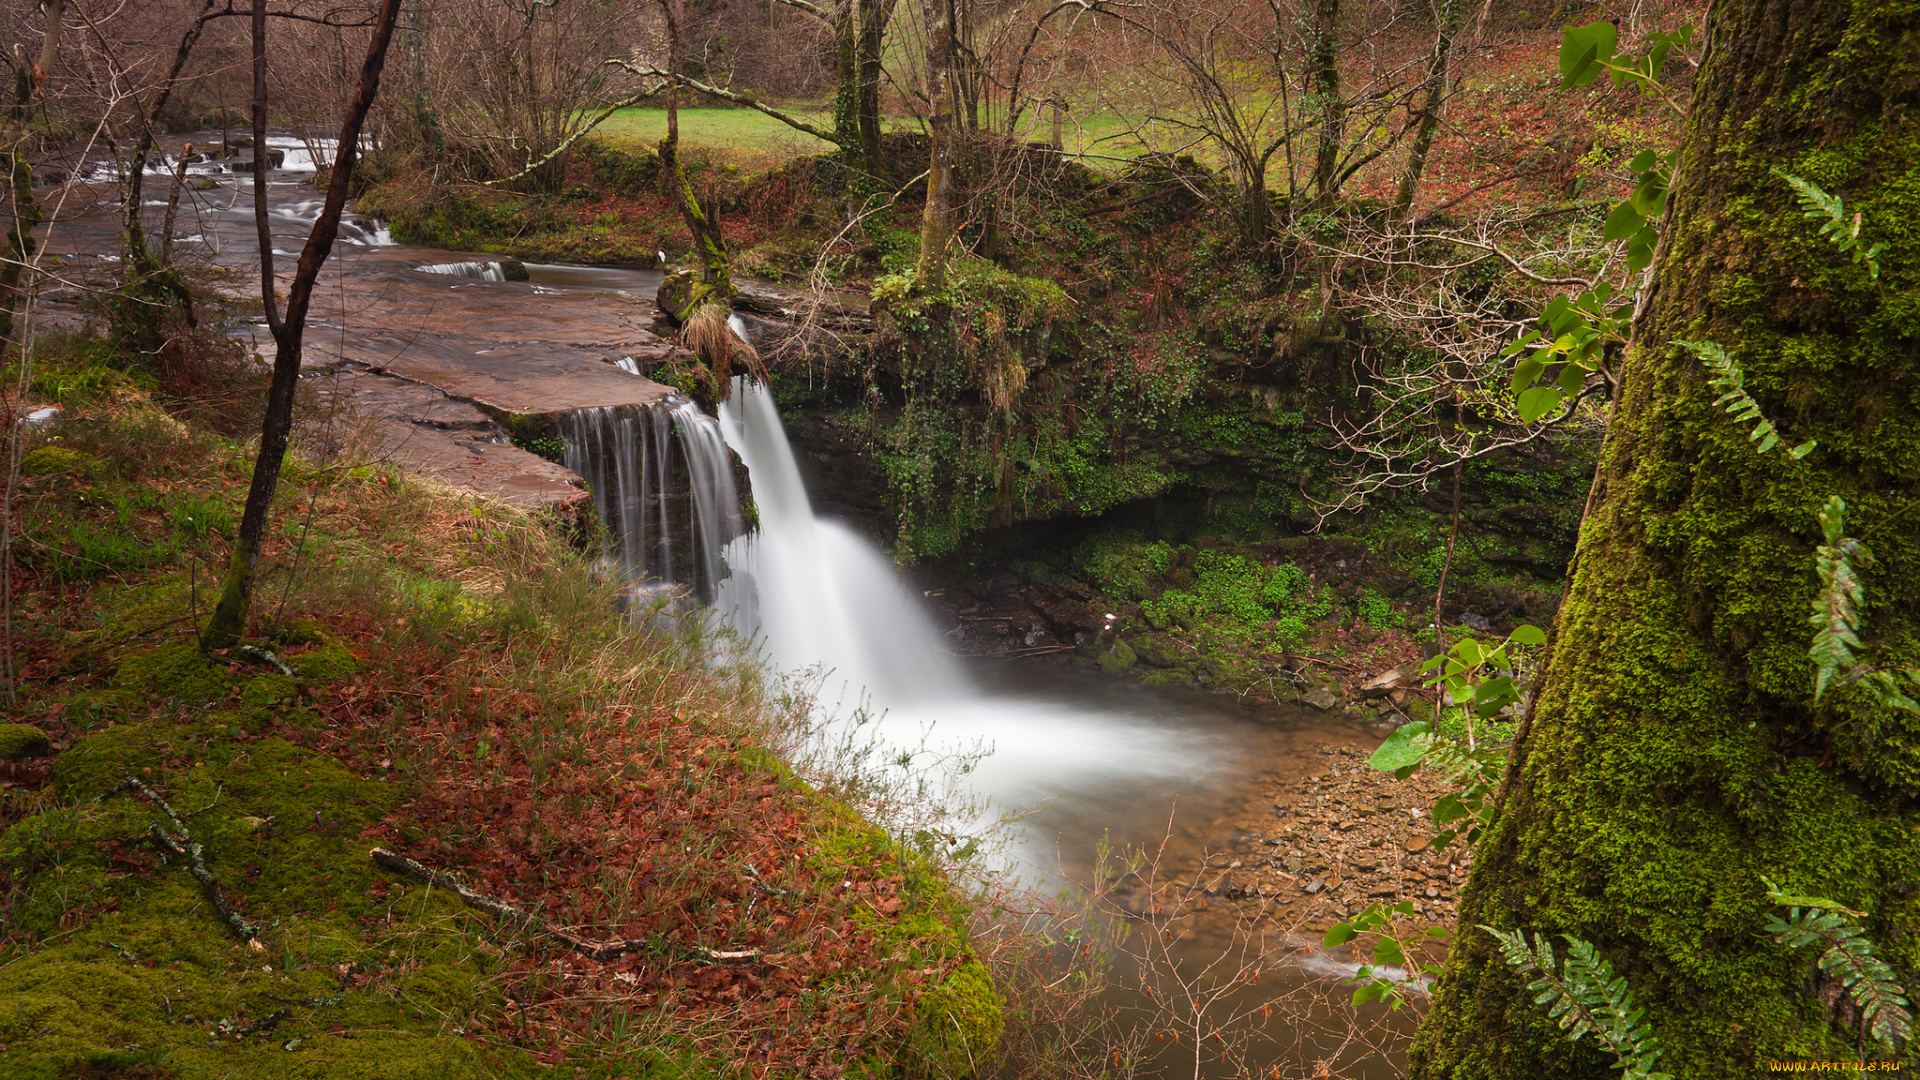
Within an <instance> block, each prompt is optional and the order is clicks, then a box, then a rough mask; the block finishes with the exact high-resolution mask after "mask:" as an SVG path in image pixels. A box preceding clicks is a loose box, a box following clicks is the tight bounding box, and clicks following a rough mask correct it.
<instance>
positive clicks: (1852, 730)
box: [1411, 0, 1920, 1080]
mask: <svg viewBox="0 0 1920 1080" xmlns="http://www.w3.org/2000/svg"><path fill="white" fill-rule="evenodd" d="M1709 35H1710V37H1709V43H1708V45H1707V49H1706V55H1705V60H1704V62H1703V66H1702V68H1701V71H1700V74H1699V76H1698V82H1697V84H1696V91H1695V99H1694V103H1693V107H1692V116H1691V118H1690V120H1689V122H1688V125H1687V131H1686V134H1685V137H1684V140H1683V142H1682V144H1681V151H1680V154H1681V156H1680V162H1679V165H1678V170H1677V174H1676V177H1675V188H1674V192H1673V196H1672V201H1671V204H1670V206H1671V209H1670V211H1669V214H1670V218H1669V221H1668V222H1667V226H1666V227H1667V236H1666V238H1665V240H1664V241H1663V244H1662V250H1661V252H1660V254H1659V256H1658V259H1657V261H1656V263H1655V266H1654V277H1653V278H1652V282H1651V285H1650V290H1651V291H1650V292H1649V293H1648V294H1647V295H1646V296H1645V297H1644V298H1643V308H1642V311H1641V315H1640V318H1639V319H1638V320H1637V322H1636V325H1635V328H1634V343H1633V345H1632V347H1631V349H1630V351H1629V354H1628V358H1627V361H1626V370H1625V373H1624V379H1623V385H1622V389H1621V397H1620V401H1619V405H1618V408H1617V411H1616V415H1615V417H1614V420H1613V423H1612V425H1611V429H1610V432H1609V435H1608V444H1607V448H1606V450H1605V452H1604V455H1603V458H1602V462H1601V467H1600V473H1599V477H1598V480H1597V484H1598V489H1597V491H1596V499H1595V504H1594V510H1593V513H1592V515H1591V516H1590V518H1589V519H1588V521H1587V522H1586V524H1585V526H1584V527H1583V528H1582V530H1581V537H1580V547H1579V555H1578V560H1577V562H1578V572H1577V574H1576V576H1575V578H1574V580H1573V581H1572V582H1571V584H1570V586H1569V589H1568V593H1567V597H1566V600H1565V603H1564V605H1563V607H1562V608H1561V612H1560V622H1559V627H1558V641H1557V644H1556V645H1555V646H1554V650H1553V656H1552V657H1551V660H1550V661H1549V663H1548V666H1547V670H1546V672H1545V674H1544V675H1543V680H1544V681H1543V684H1542V687H1541V692H1540V697H1539V700H1538V702H1537V703H1536V710H1535V720H1534V722H1533V723H1532V725H1531V732H1530V734H1529V735H1528V736H1527V737H1526V739H1525V740H1524V742H1523V743H1522V744H1521V745H1519V746H1518V747H1516V750H1515V760H1514V762H1513V768H1514V783H1513V786H1512V788H1511V790H1510V792H1509V793H1508V796H1507V802H1506V807H1505V811H1504V814H1503V815H1502V816H1501V817H1500V818H1499V820H1498V821H1497V822H1496V823H1495V824H1494V825H1493V826H1492V828H1490V829H1489V831H1488V833H1487V835H1486V837H1485V838H1484V840H1483V842H1482V844H1481V848H1480V850H1479V852H1478V853H1477V855H1476V858H1475V861H1474V867H1473V874H1472V877H1471V879H1470V881H1469V882H1468V884H1467V887H1466V889H1465V891H1464V893H1463V894H1462V897H1461V903H1460V928H1461V929H1460V931H1459V934H1458V937H1457V939H1456V941H1455V944H1454V947H1453V953H1452V956H1451V957H1450V961H1449V968H1448V971H1447V973H1446V975H1445V976H1444V977H1443V978H1442V979H1441V981H1440V983H1439V985H1438V987H1437V988H1436V992H1435V997H1434V1004H1433V1009H1432V1012H1431V1013H1430V1014H1429V1015H1428V1017H1427V1019H1426V1022H1425V1024H1424V1025H1423V1027H1422V1029H1421V1032H1420V1034H1419V1037H1418V1039H1417V1041H1416V1043H1415V1046H1414V1048H1413V1051H1412V1055H1411V1075H1412V1076H1414V1077H1416V1078H1420V1080H1441V1078H1446V1080H1481V1078H1512V1080H1552V1078H1568V1077H1581V1078H1595V1080H1597V1078H1600V1077H1604V1076H1610V1075H1617V1074H1615V1073H1612V1072H1610V1070H1609V1069H1608V1068H1607V1061H1606V1059H1605V1057H1604V1056H1603V1055H1601V1054H1600V1053H1599V1052H1598V1051H1597V1050H1596V1049H1594V1046H1593V1041H1592V1039H1591V1038H1588V1039H1585V1040H1582V1041H1581V1042H1578V1043H1569V1042H1568V1041H1567V1038H1566V1035H1565V1033H1564V1032H1562V1031H1560V1030H1559V1029H1558V1028H1557V1027H1556V1026H1555V1025H1554V1024H1553V1023H1552V1022H1550V1021H1548V1020H1547V1018H1546V1014H1545V1011H1544V1009H1543V1008H1542V1007H1541V1006H1538V1005H1536V1004H1535V1003H1534V1000H1533V998H1534V995H1533V994H1531V993H1529V992H1528V990H1527V983H1528V979H1527V978H1526V977H1523V976H1520V975H1516V974H1515V973H1513V972H1512V971H1511V970H1509V969H1508V968H1507V966H1506V965H1505V964H1504V963H1503V962H1502V960H1501V958H1500V956H1499V954H1498V953H1497V952H1496V951H1495V949H1494V948H1493V947H1492V946H1493V942H1492V941H1491V939H1490V938H1489V937H1488V935H1487V934H1486V933H1485V932H1484V931H1483V930H1481V929H1479V928H1478V927H1479V925H1480V924H1487V925H1491V926H1495V927H1499V928H1502V929H1510V928H1524V929H1525V930H1526V931H1528V932H1529V933H1541V934H1547V935H1562V934H1565V935H1572V936H1577V937H1580V938H1584V939H1586V940H1588V941H1590V942H1592V943H1593V944H1594V945H1595V946H1597V947H1598V949H1599V951H1600V952H1601V954H1603V955H1604V956H1606V957H1607V958H1609V959H1610V960H1611V961H1612V962H1613V963H1614V964H1615V965H1616V967H1617V968H1618V969H1619V972H1620V974H1622V975H1623V976H1625V978H1626V979H1627V980H1628V981H1629V983H1630V984H1631V986H1632V988H1633V991H1634V993H1635V994H1636V995H1637V996H1638V998H1639V1001H1640V1004H1641V1005H1643V1006H1645V1007H1646V1008H1647V1010H1648V1019H1649V1021H1650V1023H1651V1025H1652V1027H1653V1028H1654V1029H1655V1030H1656V1031H1657V1032H1658V1036H1659V1039H1660V1041H1661V1043H1662V1045H1663V1046H1665V1047H1666V1056H1665V1057H1664V1058H1662V1059H1661V1061H1660V1062H1659V1068H1661V1069H1663V1070H1668V1071H1671V1072H1672V1073H1673V1074H1674V1075H1675V1076H1677V1077H1684V1078H1694V1077H1722V1076H1751V1075H1757V1074H1759V1073H1760V1072H1762V1071H1763V1070H1764V1069H1765V1067H1766V1064H1765V1063H1766V1062H1768V1061H1769V1060H1788V1059H1796V1060H1806V1059H1827V1060H1840V1059H1854V1058H1856V1057H1858V1056H1859V1054H1858V1045H1859V1044H1858V1038H1859V1036H1858V1034H1857V1032H1856V1031H1854V1030H1850V1029H1848V1028H1846V1027H1843V1026H1840V1025H1838V1024H1836V1023H1835V1022H1834V1018H1835V1017H1842V1018H1844V1016H1845V1014H1846V1012H1847V1006H1849V1005H1850V1004H1851V1003H1850V1002H1848V1001H1847V995H1846V994H1845V992H1844V991H1841V990H1840V989H1839V988H1838V987H1837V985H1836V984H1834V983H1832V982H1831V981H1830V980H1828V979H1827V978H1826V977H1825V976H1824V975H1823V974H1822V973H1820V972H1819V971H1818V970H1817V969H1816V966H1815V961H1816V959H1817V951H1818V950H1815V949H1808V950H1802V951H1799V952H1789V951H1788V950H1787V949H1786V948H1785V947H1784V946H1782V945H1779V944H1777V943H1775V942H1774V940H1773V939H1772V938H1771V937H1769V936H1767V935H1766V934H1765V933H1764V927H1765V920H1766V916H1767V914H1768V912H1769V904H1768V902H1767V900H1766V898H1765V886H1764V885H1763V884H1762V882H1761V878H1762V876H1763V875H1764V876H1767V877H1770V878H1772V879H1773V880H1775V881H1777V882H1780V883H1782V884H1783V885H1785V886H1786V887H1788V888H1789V889H1790V891H1791V892H1794V893H1798V894H1811V895H1824V896H1828V897H1831V898H1832V899H1834V900H1837V901H1839V902H1840V903H1844V904H1847V905H1849V906H1851V907H1854V908H1858V909H1861V910H1863V911H1865V912H1867V913H1868V915H1867V916H1866V918H1864V919H1863V920H1862V922H1863V923H1864V925H1865V926H1866V928H1867V933H1868V935H1869V936H1870V937H1871V938H1872V939H1873V940H1874V941H1875V942H1876V943H1877V944H1878V946H1879V949H1880V952H1881V954H1882V955H1883V956H1885V957H1886V958H1887V959H1888V960H1889V961H1890V962H1891V963H1892V964H1893V965H1894V968H1895V971H1896V973H1897V975H1898V976H1899V978H1900V979H1901V980H1902V981H1903V982H1904V983H1905V984H1906V985H1907V986H1908V987H1909V988H1912V987H1915V986H1916V985H1920V717H1915V716H1913V715H1911V714H1907V713H1901V712H1895V711H1891V710H1887V709H1884V708H1876V707H1874V706H1872V705H1871V704H1870V701H1869V700H1868V699H1866V698H1865V696H1864V691H1863V690H1861V688H1859V687H1854V688H1852V689H1850V690H1845V691H1841V692H1839V693H1838V694H1836V693H1834V692H1831V691H1830V692H1829V694H1828V696H1827V698H1826V700H1825V701H1824V702H1823V703H1819V704H1816V703H1815V701H1814V700H1813V694H1812V689H1813V673H1814V668H1813V664H1812V662H1811V661H1810V659H1809V657H1808V646H1809V642H1810V639H1811V637H1812V630H1811V629H1810V627H1809V625H1808V614H1809V610H1810V609H1809V603H1810V601H1811V600H1812V599H1813V597H1814V596H1815V595H1816V593H1817V592H1818V590H1819V578H1818V576H1817V574H1816V571H1815V563H1814V549H1815V547H1816V545H1818V544H1819V543H1820V542H1821V536H1820V529H1819V527H1818V525H1817V524H1816V521H1815V511H1816V510H1817V509H1818V508H1819V507H1820V506H1821V505H1822V504H1823V503H1824V502H1825V500H1826V499H1827V498H1828V496H1829V495H1840V496H1842V497H1843V498H1845V499H1846V500H1847V503H1848V505H1849V507H1850V515H1849V533H1850V534H1851V535H1854V536H1859V537H1862V538H1864V539H1865V541H1866V542H1867V543H1868V544H1869V545H1870V546H1871V548H1872V551H1873V554H1874V555H1875V556H1876V558H1875V561H1874V562H1873V563H1872V565H1871V567H1870V569H1869V570H1868V571H1867V572H1866V573H1865V575H1864V581H1865V586H1866V593H1867V602H1868V605H1869V607H1868V609H1867V616H1866V619H1867V621H1866V624H1865V630H1864V633H1863V634H1862V638H1863V640H1865V641H1866V642H1867V647H1866V649H1865V654H1866V656H1867V658H1868V659H1869V660H1870V661H1871V662H1873V663H1875V664H1876V665H1877V666H1880V667H1894V666H1899V665H1913V664H1915V663H1920V589H1916V588H1915V586H1914V584H1913V583H1914V582H1915V581H1916V580H1920V529H1917V528H1916V522H1915V515H1914V513H1913V510H1914V500H1915V498H1916V496H1917V495H1920V369H1916V367H1915V364H1914V357H1915V356H1916V355H1920V328H1917V327H1916V325H1915V323H1914V320H1913V319H1912V317H1911V314H1910V313H1911V312H1912V311H1913V310H1914V309H1915V306H1916V304H1920V232H1916V231H1915V230H1914V228H1913V226H1912V224H1911V214H1912V208H1913V200H1914V195H1913V192H1914V191H1915V190H1916V188H1920V51H1916V50H1914V49H1912V48H1909V47H1907V46H1906V45H1895V44H1894V43H1896V42H1912V41H1913V40H1915V39H1916V37H1920V3H1917V2H1916V0H1898V2H1890V3H1884V4H1878V5H1855V4H1849V3H1846V2H1844V0H1721V2H1719V3H1716V5H1715V6H1714V9H1713V11H1712V13H1711V14H1710V17H1709ZM1775 168H1779V169H1783V170H1785V171H1788V172H1792V173H1796V174H1798V175H1801V176H1804V177H1806V178H1807V179H1810V180H1812V181H1814V182H1815V183H1818V184H1820V185H1821V186H1822V187H1824V188H1826V190H1828V191H1829V192H1832V193H1834V194H1837V195H1840V196H1843V197H1844V199H1845V201H1846V209H1847V211H1848V214H1849V216H1851V214H1852V213H1853V212H1854V211H1859V212H1861V213H1862V215H1863V222H1864V224H1863V225H1862V230H1861V235H1862V237H1863V238H1865V239H1869V240H1885V241H1886V242H1887V244H1888V248H1887V250H1886V251H1885V252H1884V253H1882V254H1881V256H1880V259H1879V261H1880V266H1881V273H1880V277H1879V281H1878V282H1877V283H1876V282H1874V281H1873V280H1871V279H1870V277H1869V274H1868V271H1867V269H1866V268H1865V267H1864V266H1862V265H1861V264H1858V263H1855V262H1852V261H1850V260H1849V258H1848V256H1847V255H1845V254H1843V253H1841V252H1840V251H1838V250H1836V248H1835V247H1834V246H1833V245H1832V244H1831V243H1829V242H1828V241H1827V240H1825V239H1823V238H1822V237H1821V236H1820V235H1819V234H1818V230H1819V225H1820V223H1819V222H1817V221H1811V220H1808V219H1807V218H1806V217H1805V216H1803V214H1802V213H1801V210H1800V208H1799V207H1798V206H1797V205H1796V200H1795V198H1794V195H1793V192H1792V191H1790V190H1789V189H1788V188H1787V186H1786V185H1785V184H1784V183H1783V182H1782V181H1781V179H1780V178H1779V177H1778V176H1776V175H1774V173H1773V171H1772V170H1774V169H1775ZM1683 339H1684V340H1693V341H1712V342H1716V343H1718V344H1720V345H1722V346H1723V347H1725V348H1726V349H1727V351H1728V352H1729V354H1731V356H1732V357H1733V358H1734V360H1735V361H1736V362H1737V363H1738V364H1739V365H1740V366H1741V368H1742V369H1743V370H1744V372H1745V376H1746V387H1747V389H1748V391H1749V392H1750V393H1752V395H1753V396H1754V398H1756V399H1757V400H1758V402H1759V404H1760V407H1761V409H1762V411H1763V412H1764V414H1765V416H1766V417H1767V418H1768V419H1770V420H1772V421H1773V422H1774V423H1775V424H1777V425H1779V427H1780V428H1781V429H1782V438H1783V441H1784V443H1785V444H1788V445H1791V444H1795V443H1800V442H1803V441H1804V440H1807V439H1817V440H1818V442H1819V445H1818V447H1817V449H1815V450H1814V451H1813V453H1812V454H1811V455H1810V456H1808V457H1807V458H1805V459H1804V460H1802V461H1793V460H1792V459H1790V458H1788V457H1787V456H1785V454H1784V452H1783V450H1782V449H1778V448H1777V449H1775V450H1774V451H1772V452H1771V453H1768V454H1764V455H1762V454H1758V453H1756V452H1755V450H1754V445H1755V444H1754V443H1752V442H1751V441H1750V440H1749V438H1748V435H1749V433H1750V431H1751V430H1752V428H1753V423H1752V422H1751V421H1749V422H1746V423H1741V422H1739V421H1737V420H1735V419H1734V418H1732V417H1730V416H1729V415H1728V414H1727V413H1726V411H1725V409H1724V408H1723V407H1716V405H1715V399H1716V397H1717V396H1718V395H1717V392H1716V390H1715V389H1713V388H1712V387H1710V386H1709V385H1708V384H1707V377H1708V374H1709V373H1707V372H1704V371H1703V370H1702V368H1701V365H1700V364H1699V363H1697V362H1696V361H1695V360H1694V359H1693V358H1692V354H1691V353H1690V352H1689V351H1688V350H1686V349H1684V348H1681V347H1679V346H1678V345H1676V344H1675V342H1676V341H1678V340H1683ZM1823 995H1824V996H1825V997H1824V1000H1825V1001H1826V1002H1833V1001H1836V1000H1837V1001H1838V1002H1839V1003H1840V1007H1838V1008H1834V1009H1831V1010H1830V1009H1829V1006H1828V1005H1827V1004H1825V1003H1823ZM1865 1056H1866V1057H1868V1058H1873V1057H1876V1056H1877V1057H1882V1058H1885V1057H1891V1056H1892V1055H1890V1054H1887V1053H1885V1052H1881V1053H1878V1054H1876V1053H1875V1052H1874V1050H1873V1049H1872V1044H1871V1043H1870V1042H1869V1043H1868V1049H1867V1053H1866V1054H1865Z"/></svg>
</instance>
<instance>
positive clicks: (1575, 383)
mask: <svg viewBox="0 0 1920 1080" xmlns="http://www.w3.org/2000/svg"><path fill="white" fill-rule="evenodd" d="M1586 379H1587V372H1586V369H1585V368H1583V367H1582V366H1581V365H1579V364H1568V365H1567V366H1566V367H1563V368H1561V369H1560V392H1561V393H1562V394H1565V395H1566V396H1568V397H1572V396H1574V395H1575V394H1578V393H1579V392H1580V384H1581V383H1583V382H1585V381H1586ZM1555 404H1558V403H1557V402H1556V403H1555Z"/></svg>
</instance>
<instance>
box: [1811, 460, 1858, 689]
mask: <svg viewBox="0 0 1920 1080" xmlns="http://www.w3.org/2000/svg"><path fill="white" fill-rule="evenodd" d="M1819 517H1820V530H1821V532H1822V534H1823V535H1825V537H1826V540H1827V542H1826V543H1824V544H1822V545H1820V547H1819V548H1818V549H1816V550H1815V552H1814V568H1815V569H1816V570H1818V571H1819V573H1820V593H1819V595H1818V596H1815V597H1814V599H1813V615H1812V616H1811V617H1809V618H1808V620H1807V621H1808V622H1809V623H1811V624H1812V625H1813V628H1814V634H1813V646H1812V647H1811V648H1810V649H1809V650H1808V653H1809V655H1811V656H1812V657H1813V662H1814V667H1815V670H1814V677H1813V700H1814V701H1815V702H1816V703H1817V702H1819V700H1820V699H1821V697H1823V696H1824V695H1825V694H1826V692H1827V685H1828V684H1829V683H1830V682H1832V681H1833V679H1834V677H1835V676H1836V675H1838V676H1840V677H1841V679H1842V681H1843V682H1844V681H1846V680H1847V676H1848V675H1850V674H1851V673H1852V672H1853V669H1854V668H1855V667H1857V666H1858V665H1859V657H1858V654H1857V650H1858V649H1859V648H1860V619H1861V610H1862V609H1863V608H1865V607H1866V603H1867V588H1866V585H1865V584H1863V583H1862V582H1861V580H1860V575H1859V568H1860V567H1864V566H1868V565H1871V564H1872V562H1873V553H1872V552H1871V551H1869V550H1867V546H1866V545H1865V544H1863V543H1861V542H1860V541H1859V540H1856V539H1854V538H1853V537H1851V536H1848V535H1846V531H1847V503H1846V500H1844V499H1842V498H1841V497H1840V496H1838V495H1835V496H1833V497H1832V498H1829V499H1828V500H1827V505H1826V506H1824V507H1822V508H1821V509H1820V515H1819Z"/></svg>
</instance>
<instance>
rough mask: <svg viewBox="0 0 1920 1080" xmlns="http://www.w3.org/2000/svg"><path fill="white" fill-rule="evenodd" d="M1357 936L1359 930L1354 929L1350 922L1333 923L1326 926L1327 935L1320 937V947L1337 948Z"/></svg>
mask: <svg viewBox="0 0 1920 1080" xmlns="http://www.w3.org/2000/svg"><path fill="white" fill-rule="evenodd" d="M1359 936H1360V931H1358V930H1355V929H1354V928H1353V924H1352V923H1343V922H1342V923H1334V924H1333V925H1332V926H1330V927H1328V928H1327V936H1325V937H1323V938H1321V939H1320V947H1321V948H1323V949H1337V948H1339V947H1340V946H1342V945H1345V944H1346V943H1347V942H1349V941H1352V940H1353V939H1354V938H1356V937H1359Z"/></svg>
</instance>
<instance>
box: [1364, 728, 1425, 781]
mask: <svg viewBox="0 0 1920 1080" xmlns="http://www.w3.org/2000/svg"><path fill="white" fill-rule="evenodd" d="M1430 732H1431V729H1430V727H1429V725H1427V724H1402V725H1401V726H1400V727H1399V728H1398V729H1397V730H1395V731H1394V733H1393V734H1391V735H1389V736H1387V738H1386V741H1385V742H1383V743H1381V744H1380V748H1379V749H1378V750H1375V751H1374V752H1373V756H1372V757H1369V758H1368V759H1367V764H1369V765H1371V766H1373V767H1374V768H1376V769H1379V770H1380V771H1381V772H1395V771H1398V770H1400V769H1404V768H1407V767H1409V766H1413V765H1418V764H1420V759H1421V758H1424V757H1426V756H1427V740H1428V736H1429V734H1430Z"/></svg>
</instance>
